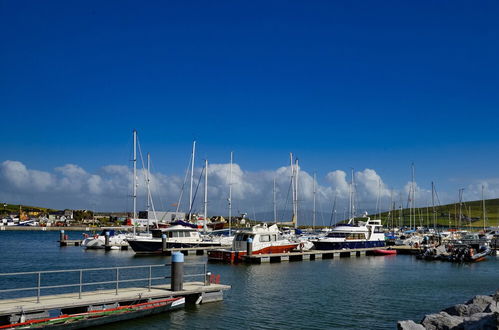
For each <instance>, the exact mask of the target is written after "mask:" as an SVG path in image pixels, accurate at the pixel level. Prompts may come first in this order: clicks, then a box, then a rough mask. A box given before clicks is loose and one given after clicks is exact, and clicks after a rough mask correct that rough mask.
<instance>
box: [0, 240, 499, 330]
mask: <svg viewBox="0 0 499 330" xmlns="http://www.w3.org/2000/svg"><path fill="white" fill-rule="evenodd" d="M5 234H6V232H2V233H0V235H1V236H0V249H1V250H10V249H12V248H13V247H14V246H16V242H18V241H20V240H22V241H24V242H26V243H27V244H23V245H21V246H18V247H17V251H18V252H17V254H16V255H15V256H14V255H8V254H6V255H3V258H4V259H3V260H4V263H5V264H6V265H7V264H8V265H9V268H8V269H9V272H10V271H12V272H14V271H16V272H18V271H19V272H24V271H31V270H33V266H28V265H26V262H25V261H24V260H23V259H25V258H27V257H28V256H30V258H31V260H32V261H31V262H32V263H33V264H36V265H38V266H37V267H36V268H37V269H40V270H54V269H62V270H64V269H79V268H81V267H82V265H86V266H87V267H88V266H89V265H92V267H95V268H101V267H109V266H110V265H113V266H117V267H118V266H123V267H128V266H146V268H144V269H145V276H137V278H141V277H148V269H147V267H148V266H149V265H157V267H158V269H164V271H165V272H166V274H167V275H169V272H168V269H167V268H166V266H165V265H166V264H167V263H170V262H171V257H170V256H161V255H150V256H147V255H146V256H136V255H135V254H134V253H133V251H131V250H128V251H114V252H113V251H110V252H108V253H103V252H104V251H98V250H95V251H92V250H84V249H82V248H81V247H68V248H60V247H58V246H57V245H55V244H54V242H55V241H56V240H57V239H58V237H59V233H58V232H39V231H31V232H26V231H23V232H13V233H12V234H10V235H5ZM394 248H396V249H397V251H398V252H399V254H398V255H397V256H388V257H379V256H369V255H366V256H363V257H354V256H352V257H341V258H332V259H320V261H316V262H281V263H262V264H260V265H249V264H246V263H242V264H241V265H238V266H236V267H233V266H231V265H225V264H219V263H209V264H208V265H207V270H206V271H207V272H211V273H212V274H217V275H220V283H221V285H230V289H229V290H226V291H224V293H223V301H221V302H215V303H213V304H207V305H203V306H200V307H194V306H197V305H190V304H189V303H187V304H186V306H185V308H184V309H180V310H177V311H172V312H170V313H168V314H165V315H162V316H161V315H157V316H152V317H151V318H149V317H148V318H144V319H137V320H130V321H127V326H129V327H132V328H143V327H147V328H151V329H161V328H164V327H165V326H171V327H203V326H207V325H208V326H213V327H217V328H222V329H231V328H233V327H235V326H243V327H255V326H258V327H272V326H273V327H285V326H291V325H292V324H294V325H295V326H301V327H304V328H307V327H310V324H311V323H313V324H314V326H313V327H314V328H315V327H328V326H329V327H338V328H344V327H354V328H369V329H387V328H394V327H395V325H396V323H397V321H398V320H404V319H414V320H417V319H420V318H422V317H423V316H424V315H425V314H428V313H432V312H434V311H436V310H440V309H443V308H446V307H447V306H450V305H452V304H455V303H457V302H459V301H463V300H466V299H468V298H469V297H471V296H473V295H476V294H489V293H490V291H491V289H490V284H488V283H491V281H492V282H494V281H495V279H496V274H497V272H498V271H499V260H498V259H499V258H497V257H494V258H492V257H490V258H489V259H488V260H487V261H485V262H482V263H479V264H470V265H466V264H463V265H457V264H452V263H444V262H440V261H437V262H433V263H428V262H424V261H420V260H417V259H416V258H415V257H414V256H413V255H408V254H400V252H402V251H412V250H415V249H409V248H407V247H394ZM32 249H36V250H39V251H44V252H43V253H38V254H33V253H32ZM304 252H305V251H304ZM321 252H324V251H321ZM23 256H24V257H23ZM188 263H200V266H199V267H200V269H198V270H195V273H200V274H201V273H204V272H205V270H204V265H205V264H206V255H203V256H200V255H195V254H189V255H188V256H185V264H186V265H187V264H188ZM2 272H5V270H3V271H2ZM111 272H113V271H111ZM114 272H115V271H114ZM186 273H187V270H186ZM97 274H99V272H98V273H97ZM122 275H123V276H125V272H124V271H123V273H122ZM35 279H36V277H35V278H33V279H31V280H30V282H26V281H24V280H23V279H22V278H21V277H18V278H17V280H16V281H14V282H10V283H11V284H10V287H11V288H12V287H13V286H12V285H16V286H18V287H22V286H34V287H36V281H35ZM105 279H106V276H105V275H99V276H98V277H97V278H96V279H95V280H96V281H97V280H99V281H100V280H102V281H105ZM124 279H125V278H124ZM190 280H191V279H189V281H190ZM192 280H195V281H197V282H198V283H199V284H201V283H202V282H203V281H201V282H199V281H200V280H201V278H199V279H192ZM78 281H79V277H78V276H76V277H75V278H74V283H78ZM427 281H431V282H432V283H433V284H432V286H431V290H428V286H427V284H426V283H427ZM185 282H186V283H187V279H186V281H185ZM297 282H298V283H303V285H301V284H300V285H299V286H297ZM359 282H361V283H364V284H365V285H367V288H366V287H365V286H364V287H359V286H358V285H357V284H358V283H359ZM43 283H44V282H42V284H43ZM407 283H412V285H411V286H407ZM33 284H34V285H33ZM125 284H126V283H123V287H124V288H125V286H124V285H125ZM43 285H50V284H49V283H45V284H43ZM110 285H114V284H110ZM186 285H187V284H184V286H185V287H184V288H188V286H186ZM212 285H213V284H212ZM134 286H135V287H136V286H137V285H136V284H135V285H134V283H131V284H130V287H134ZM384 287H390V288H391V289H390V290H382V289H381V288H384ZM5 288H6V287H1V288H0V289H5ZM90 288H91V287H89V288H88V289H90ZM289 288H293V289H292V290H290V289H289ZM165 289H168V284H166V285H165ZM366 289H367V291H366ZM47 290H53V289H46V290H45V291H46V294H47V295H53V294H56V293H52V292H50V291H47ZM105 290H107V293H106V294H108V296H106V299H107V297H109V298H111V300H110V301H113V300H115V299H117V298H120V297H121V296H125V295H126V292H127V290H126V289H123V291H121V286H120V289H119V290H120V291H119V295H118V297H116V295H115V288H108V289H105ZM276 290H277V291H276ZM281 290H284V291H286V298H285V299H286V300H285V302H288V301H289V303H291V301H296V300H297V299H305V300H304V302H306V304H304V305H302V306H301V307H300V308H295V309H290V308H288V303H283V304H281V305H279V306H276V305H275V304H274V303H273V300H275V299H277V295H279V296H281V295H280V294H279V291H281ZM393 291H397V292H404V295H393V294H392V293H393ZM43 292H44V291H43V290H42V294H43ZM135 292H137V293H138V292H142V293H143V294H147V292H148V289H147V281H146V283H144V285H143V287H142V288H139V289H137V291H135ZM151 292H157V291H154V289H153V291H151ZM165 292H166V293H169V292H167V291H165ZM165 292H158V294H163V295H164V294H165ZM64 295H66V296H69V297H70V298H69V299H70V300H71V302H74V303H78V301H79V299H78V287H75V290H73V291H72V292H71V293H64ZM85 295H86V294H85V293H83V297H85ZM405 295H411V296H414V297H418V299H421V300H424V303H417V304H414V302H413V301H412V300H410V299H407V298H405ZM9 296H12V293H11V294H9ZM90 297H91V295H89V297H88V298H84V299H92V298H90ZM0 298H1V299H2V300H4V299H15V300H17V302H16V303H13V304H11V307H12V308H11V311H13V310H12V309H15V308H16V307H18V306H19V302H20V301H22V300H23V299H22V297H19V298H12V297H10V298H9V297H8V296H7V295H6V293H0ZM127 298H128V296H127ZM29 300H30V301H31V303H30V304H32V305H31V306H33V305H36V295H35V296H33V295H32V294H31V295H29ZM43 302H44V298H43V297H42V299H41V303H43ZM359 305H362V306H364V308H367V309H368V310H369V312H367V311H366V312H361V310H359V309H357V307H356V306H359ZM317 306H318V307H320V308H321V309H322V310H324V312H325V313H324V316H323V317H322V318H321V320H317V319H316V318H314V317H313V316H312V315H314V314H313V313H314V312H313V311H314V310H315V309H316V308H317ZM59 307H60V306H59ZM364 308H363V309H364ZM241 310H247V311H249V314H244V315H243V314H241V313H240V311H241ZM349 310H350V311H351V310H357V312H358V313H360V314H359V316H358V317H357V318H351V317H349V316H348V313H347V311H349ZM371 314H374V315H376V318H375V319H374V320H373V319H372V318H371V317H370V315H371ZM257 315H259V316H260V317H257ZM262 316H264V317H263V318H262ZM297 317H298V318H300V321H299V322H298V323H296V318H297ZM220 318H224V319H226V321H224V322H223V323H220V321H219V319H220ZM271 319H272V321H270V320H271ZM109 327H111V329H118V328H119V326H118V325H116V326H111V325H109Z"/></svg>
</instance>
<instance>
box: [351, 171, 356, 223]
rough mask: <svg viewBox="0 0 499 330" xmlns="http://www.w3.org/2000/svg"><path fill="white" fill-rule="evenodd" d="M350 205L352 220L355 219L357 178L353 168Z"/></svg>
mask: <svg viewBox="0 0 499 330" xmlns="http://www.w3.org/2000/svg"><path fill="white" fill-rule="evenodd" d="M350 205H351V208H352V209H351V211H350V212H351V216H350V218H351V219H354V218H355V178H354V172H353V168H352V183H351V184H350Z"/></svg>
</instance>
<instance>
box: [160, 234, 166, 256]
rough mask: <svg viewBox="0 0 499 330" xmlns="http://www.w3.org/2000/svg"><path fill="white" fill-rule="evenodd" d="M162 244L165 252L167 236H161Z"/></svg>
mask: <svg viewBox="0 0 499 330" xmlns="http://www.w3.org/2000/svg"><path fill="white" fill-rule="evenodd" d="M161 244H162V247H163V250H162V251H163V252H165V251H166V235H165V234H163V235H161Z"/></svg>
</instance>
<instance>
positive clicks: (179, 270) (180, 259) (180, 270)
mask: <svg viewBox="0 0 499 330" xmlns="http://www.w3.org/2000/svg"><path fill="white" fill-rule="evenodd" d="M171 289H172V291H182V290H183V289H184V255H183V254H182V253H181V252H174V253H172V276H171Z"/></svg>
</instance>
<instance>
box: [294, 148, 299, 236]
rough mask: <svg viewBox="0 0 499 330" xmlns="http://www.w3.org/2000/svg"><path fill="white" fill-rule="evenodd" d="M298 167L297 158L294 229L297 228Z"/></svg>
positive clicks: (296, 161)
mask: <svg viewBox="0 0 499 330" xmlns="http://www.w3.org/2000/svg"><path fill="white" fill-rule="evenodd" d="M299 173H300V167H299V166H298V158H297V159H296V160H295V189H296V191H295V199H296V201H295V229H296V228H298V178H299V177H298V174H299Z"/></svg>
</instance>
